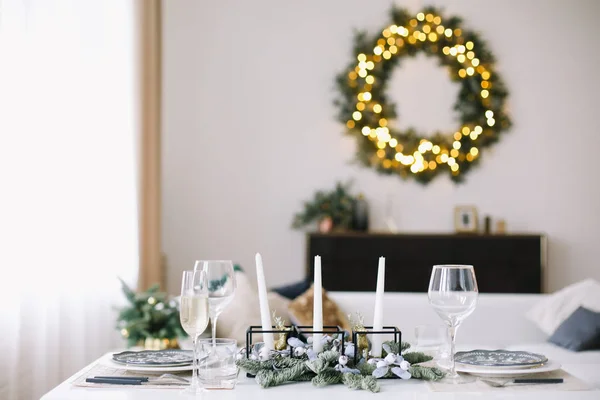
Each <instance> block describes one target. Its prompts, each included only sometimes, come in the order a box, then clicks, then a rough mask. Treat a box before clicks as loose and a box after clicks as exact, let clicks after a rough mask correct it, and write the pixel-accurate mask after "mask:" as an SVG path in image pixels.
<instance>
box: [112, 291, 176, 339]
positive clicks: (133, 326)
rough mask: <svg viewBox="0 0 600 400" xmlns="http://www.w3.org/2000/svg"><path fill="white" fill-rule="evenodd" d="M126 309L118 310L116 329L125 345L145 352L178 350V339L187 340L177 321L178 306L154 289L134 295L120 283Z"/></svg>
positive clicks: (134, 293)
mask: <svg viewBox="0 0 600 400" xmlns="http://www.w3.org/2000/svg"><path fill="white" fill-rule="evenodd" d="M121 285H122V290H123V294H125V298H126V299H127V302H128V303H127V305H125V306H123V307H121V308H119V309H118V311H119V316H118V318H117V329H118V330H119V331H120V333H121V336H123V337H124V338H125V339H127V345H128V346H129V347H131V346H140V347H144V348H145V349H146V350H162V349H167V348H179V338H184V337H187V334H186V333H185V331H184V330H183V328H182V327H181V323H180V321H179V304H178V302H177V301H176V300H175V299H174V298H171V297H170V296H168V295H167V294H166V293H163V292H160V291H159V286H158V285H154V286H152V287H150V288H149V289H147V290H146V291H143V292H139V293H136V292H135V291H133V290H132V289H131V288H130V287H129V286H128V285H127V284H126V283H125V282H124V281H123V280H122V279H121Z"/></svg>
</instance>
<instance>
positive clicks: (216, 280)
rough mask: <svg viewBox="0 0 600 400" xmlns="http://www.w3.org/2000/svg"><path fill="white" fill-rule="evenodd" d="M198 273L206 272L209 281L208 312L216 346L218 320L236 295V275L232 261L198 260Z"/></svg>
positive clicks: (196, 267) (195, 268)
mask: <svg viewBox="0 0 600 400" xmlns="http://www.w3.org/2000/svg"><path fill="white" fill-rule="evenodd" d="M194 270H196V271H205V272H206V276H207V279H208V304H209V307H208V310H209V315H210V324H211V328H212V339H213V346H216V339H217V319H218V318H219V315H220V314H221V312H223V310H224V309H225V307H227V305H229V303H231V300H233V295H234V294H235V287H236V284H235V273H234V270H233V262H232V261H230V260H198V261H196V265H195V266H194Z"/></svg>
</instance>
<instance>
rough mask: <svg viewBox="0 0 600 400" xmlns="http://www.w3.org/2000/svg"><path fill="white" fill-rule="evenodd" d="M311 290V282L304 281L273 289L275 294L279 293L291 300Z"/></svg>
mask: <svg viewBox="0 0 600 400" xmlns="http://www.w3.org/2000/svg"><path fill="white" fill-rule="evenodd" d="M309 288H310V282H309V281H307V280H303V281H300V282H297V283H292V284H290V285H286V286H280V287H276V288H273V289H271V290H272V291H274V292H277V293H279V294H280V295H282V296H283V297H285V298H288V299H290V300H294V299H295V298H296V297H298V296H300V295H301V294H302V293H304V292H306V291H307V290H308V289H309Z"/></svg>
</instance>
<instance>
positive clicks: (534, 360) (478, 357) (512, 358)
mask: <svg viewBox="0 0 600 400" xmlns="http://www.w3.org/2000/svg"><path fill="white" fill-rule="evenodd" d="M454 360H455V361H456V362H457V363H461V364H465V365H472V366H476V367H494V368H509V369H514V368H531V367H539V366H541V365H543V364H544V363H546V362H548V358H547V357H546V356H544V355H542V354H537V353H530V352H528V351H511V350H471V351H459V352H457V353H456V355H455V356H454Z"/></svg>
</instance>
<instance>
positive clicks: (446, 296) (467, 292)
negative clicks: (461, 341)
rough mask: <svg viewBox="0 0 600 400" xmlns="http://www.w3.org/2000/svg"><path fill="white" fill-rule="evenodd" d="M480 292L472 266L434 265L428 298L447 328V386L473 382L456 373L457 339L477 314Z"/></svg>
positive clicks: (445, 379)
mask: <svg viewBox="0 0 600 400" xmlns="http://www.w3.org/2000/svg"><path fill="white" fill-rule="evenodd" d="M478 292H479V290H478V289H477V280H476V279H475V270H474V269H473V266H472V265H434V266H433V270H432V271H431V279H430V281H429V291H428V296H429V304H431V306H432V307H433V309H434V310H435V312H436V313H437V314H438V315H439V317H440V318H441V319H442V320H443V321H444V322H445V323H446V325H447V326H448V336H449V337H450V359H449V364H450V371H449V373H448V374H447V375H446V377H445V378H444V381H445V382H447V383H467V382H472V381H473V380H474V379H469V378H466V377H462V376H460V375H458V374H457V373H456V365H455V363H454V338H455V336H456V331H457V330H458V327H459V326H460V324H461V323H462V321H463V320H464V319H465V318H467V317H468V316H469V315H471V313H472V312H473V311H475V306H476V305H477V296H478Z"/></svg>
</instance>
